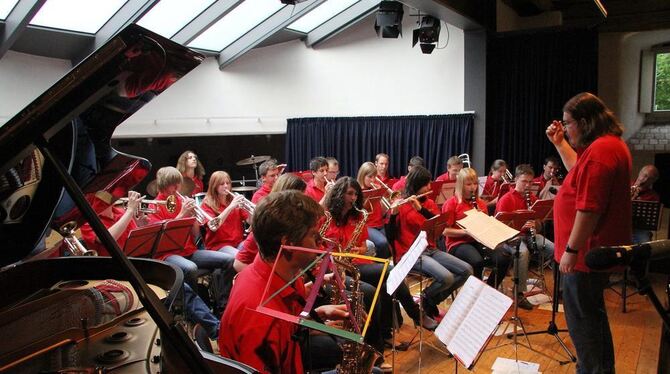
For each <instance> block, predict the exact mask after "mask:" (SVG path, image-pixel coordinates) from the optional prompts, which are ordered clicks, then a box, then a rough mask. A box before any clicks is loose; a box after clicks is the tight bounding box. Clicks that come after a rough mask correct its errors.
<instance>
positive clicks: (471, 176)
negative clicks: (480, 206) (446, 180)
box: [454, 168, 479, 202]
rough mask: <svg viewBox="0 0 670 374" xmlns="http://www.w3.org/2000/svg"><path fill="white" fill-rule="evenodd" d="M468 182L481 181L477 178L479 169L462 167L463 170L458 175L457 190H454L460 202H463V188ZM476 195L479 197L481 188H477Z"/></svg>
mask: <svg viewBox="0 0 670 374" xmlns="http://www.w3.org/2000/svg"><path fill="white" fill-rule="evenodd" d="M466 182H475V183H479V179H478V178H477V171H476V170H475V169H473V168H464V169H461V171H459V172H458V175H457V176H456V191H454V194H455V195H456V197H457V198H458V199H459V200H460V202H463V189H464V188H465V183H466ZM475 197H477V199H479V188H477V189H476V190H475Z"/></svg>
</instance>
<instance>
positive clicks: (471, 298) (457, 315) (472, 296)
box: [435, 275, 484, 346]
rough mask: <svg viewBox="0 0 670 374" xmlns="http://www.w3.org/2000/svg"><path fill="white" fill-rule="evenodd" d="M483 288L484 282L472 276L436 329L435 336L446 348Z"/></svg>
mask: <svg viewBox="0 0 670 374" xmlns="http://www.w3.org/2000/svg"><path fill="white" fill-rule="evenodd" d="M482 288H484V282H482V281H480V280H479V279H477V278H475V277H474V276H472V275H471V276H470V277H469V278H468V280H467V281H466V282H465V284H464V285H463V287H461V289H460V290H459V291H458V296H456V300H454V302H453V303H452V304H451V306H450V307H449V310H448V311H447V314H446V315H445V316H444V318H442V322H440V324H439V325H438V326H437V328H436V329H435V336H437V338H438V339H440V341H441V342H442V343H444V345H445V346H446V345H449V343H450V342H451V338H453V336H454V335H455V334H456V330H458V327H459V326H460V325H461V323H462V322H463V320H464V319H465V317H466V316H467V315H468V313H470V309H471V308H472V306H473V305H474V304H475V301H477V297H478V296H479V293H480V292H481V290H482Z"/></svg>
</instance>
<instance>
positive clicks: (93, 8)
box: [30, 0, 126, 34]
mask: <svg viewBox="0 0 670 374" xmlns="http://www.w3.org/2000/svg"><path fill="white" fill-rule="evenodd" d="M125 3H126V0H95V1H92V0H47V2H46V3H44V5H43V6H42V8H41V9H40V10H39V12H37V14H36V15H35V17H33V19H32V21H30V24H31V25H35V26H44V27H51V28H54V29H63V30H70V31H79V32H85V33H89V34H95V33H96V32H98V30H100V28H101V27H102V26H103V25H104V24H105V23H106V22H107V21H108V20H109V19H110V18H112V16H113V15H114V13H116V12H117V11H118V10H119V9H121V7H122V6H123V4H125Z"/></svg>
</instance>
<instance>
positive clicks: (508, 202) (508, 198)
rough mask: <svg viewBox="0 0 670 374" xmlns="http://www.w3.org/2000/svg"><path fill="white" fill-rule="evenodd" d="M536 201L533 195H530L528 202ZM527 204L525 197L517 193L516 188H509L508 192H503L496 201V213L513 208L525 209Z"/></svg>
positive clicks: (512, 209)
mask: <svg viewBox="0 0 670 374" xmlns="http://www.w3.org/2000/svg"><path fill="white" fill-rule="evenodd" d="M536 201H537V197H535V195H533V194H531V195H530V204H531V206H532V205H533V203H535V202H536ZM526 209H528V205H527V204H526V197H525V196H524V195H522V194H521V193H519V192H518V191H517V190H511V191H509V192H508V193H506V194H504V195H503V196H502V197H501V198H500V200H498V203H497V204H496V213H499V212H514V211H515V210H526Z"/></svg>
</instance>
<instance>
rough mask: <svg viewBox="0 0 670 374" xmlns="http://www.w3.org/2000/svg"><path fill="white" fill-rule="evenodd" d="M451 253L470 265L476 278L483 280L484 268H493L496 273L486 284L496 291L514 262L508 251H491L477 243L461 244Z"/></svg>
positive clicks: (492, 274)
mask: <svg viewBox="0 0 670 374" xmlns="http://www.w3.org/2000/svg"><path fill="white" fill-rule="evenodd" d="M451 253H453V255H454V256H456V257H458V258H460V259H461V260H463V261H465V262H467V263H468V264H470V265H471V266H472V269H473V270H474V276H475V277H477V278H479V279H482V272H483V271H484V266H493V270H494V271H493V272H492V273H491V275H490V276H489V278H488V279H487V280H486V283H487V284H488V285H489V286H491V287H493V288H496V289H497V288H498V285H500V283H501V282H502V280H503V278H505V274H507V268H509V264H510V262H511V261H512V257H510V256H509V255H507V251H503V250H497V249H496V250H490V249H488V248H484V246H483V245H481V244H479V243H477V242H472V243H463V244H459V245H457V246H455V247H454V248H452V249H451Z"/></svg>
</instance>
